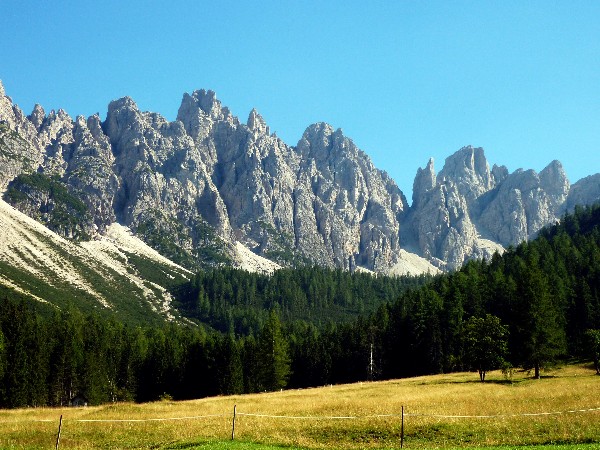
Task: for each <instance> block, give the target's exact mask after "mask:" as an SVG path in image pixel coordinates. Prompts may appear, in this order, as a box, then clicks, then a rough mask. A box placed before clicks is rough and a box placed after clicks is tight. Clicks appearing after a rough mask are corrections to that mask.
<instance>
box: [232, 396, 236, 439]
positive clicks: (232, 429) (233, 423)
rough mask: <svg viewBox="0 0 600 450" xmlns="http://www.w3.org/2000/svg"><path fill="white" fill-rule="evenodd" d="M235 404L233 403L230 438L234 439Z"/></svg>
mask: <svg viewBox="0 0 600 450" xmlns="http://www.w3.org/2000/svg"><path fill="white" fill-rule="evenodd" d="M236 409H237V405H233V422H232V424H231V440H232V441H233V440H234V439H235V413H236Z"/></svg>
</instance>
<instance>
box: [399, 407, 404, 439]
mask: <svg viewBox="0 0 600 450" xmlns="http://www.w3.org/2000/svg"><path fill="white" fill-rule="evenodd" d="M400 448H404V405H403V406H402V425H401V426H400Z"/></svg>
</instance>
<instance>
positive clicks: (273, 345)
mask: <svg viewBox="0 0 600 450" xmlns="http://www.w3.org/2000/svg"><path fill="white" fill-rule="evenodd" d="M258 358H259V361H260V365H259V374H260V375H259V388H260V390H265V391H275V390H279V389H283V388H284V387H286V386H287V383H288V379H289V377H290V362H291V361H290V355H289V349H288V344H287V341H286V339H285V337H284V335H283V331H282V327H281V321H280V319H279V315H278V314H277V312H276V311H275V310H271V313H270V314H269V318H268V319H267V322H266V323H265V325H264V326H263V328H262V330H261V333H260V336H259V338H258Z"/></svg>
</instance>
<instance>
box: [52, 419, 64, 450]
mask: <svg viewBox="0 0 600 450" xmlns="http://www.w3.org/2000/svg"><path fill="white" fill-rule="evenodd" d="M61 428H62V414H61V415H60V420H59V421H58V434H57V435H56V446H55V447H54V448H55V449H56V450H58V445H59V443H60V430H61Z"/></svg>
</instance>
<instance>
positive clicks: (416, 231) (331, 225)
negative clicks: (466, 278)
mask: <svg viewBox="0 0 600 450" xmlns="http://www.w3.org/2000/svg"><path fill="white" fill-rule="evenodd" d="M0 190H3V191H5V193H4V198H5V199H7V200H8V201H10V202H11V203H12V204H13V205H14V206H15V207H17V208H19V209H20V210H22V211H24V212H26V213H27V214H28V215H30V216H32V217H35V218H37V219H38V220H39V221H41V222H43V223H45V224H46V225H47V226H49V227H51V228H52V229H54V230H55V231H58V232H59V233H61V234H63V235H64V236H67V237H69V238H73V239H88V238H93V237H94V236H97V235H98V234H103V233H105V232H106V230H107V228H108V226H109V225H110V224H112V223H114V222H115V221H118V222H120V223H121V224H123V225H126V226H129V227H130V228H131V229H132V230H133V231H134V232H135V233H136V234H137V235H138V236H139V237H140V238H142V239H143V240H144V241H145V242H146V243H148V244H149V245H151V246H152V247H154V248H155V249H157V250H159V251H160V252H161V253H163V254H164V255H165V256H168V257H170V258H172V259H174V260H176V261H178V262H180V263H183V264H185V265H187V266H189V267H198V266H202V265H205V264H222V263H228V264H234V265H235V264H237V262H236V261H238V259H236V258H239V256H240V251H241V250H240V245H241V244H243V246H245V247H246V249H249V250H251V251H252V252H254V253H255V254H256V255H259V256H263V257H266V258H268V259H270V260H272V261H276V262H277V263H279V264H281V265H288V266H289V265H295V264H305V263H316V264H320V265H323V266H328V267H339V268H343V269H348V270H355V269H357V268H359V267H362V268H366V269H369V270H374V271H378V272H386V271H388V270H390V269H391V268H393V267H396V266H398V264H401V262H402V261H401V259H402V252H401V244H402V245H403V246H405V247H406V248H407V249H409V250H411V251H413V252H415V253H417V254H419V255H421V256H423V257H425V258H427V259H428V260H429V261H431V262H432V263H434V264H435V265H436V266H437V267H440V268H445V269H453V268H457V267H459V266H460V265H461V264H463V263H464V262H465V261H466V260H468V259H469V258H479V257H489V256H491V254H492V253H493V252H494V251H496V250H502V246H507V245H511V244H517V243H519V242H520V241H522V240H524V239H529V238H531V237H532V236H534V235H535V233H536V232H537V231H538V230H539V229H540V228H541V227H542V226H544V225H546V224H548V223H552V222H553V221H555V220H557V219H558V218H559V217H560V216H561V215H562V214H563V213H564V212H565V211H566V210H567V209H569V208H573V207H574V205H575V204H588V203H591V202H593V201H596V200H598V199H599V198H600V182H599V181H598V178H597V176H592V177H588V178H586V179H584V180H581V181H580V182H578V183H576V184H575V185H573V186H570V185H569V181H568V179H567V177H566V175H565V173H564V171H563V169H562V166H561V165H560V163H559V162H558V161H554V162H552V163H550V165H549V166H548V167H546V168H545V169H544V170H542V171H541V172H540V173H539V174H537V173H535V172H534V171H531V170H527V171H523V170H518V171H516V172H514V173H509V172H508V170H507V169H506V167H504V166H496V165H494V166H493V167H492V168H491V169H490V166H489V164H488V162H487V160H486V158H485V155H484V151H483V149H481V148H474V147H464V148H462V149H460V150H459V151H458V152H456V153H455V154H453V155H451V156H449V157H448V158H447V159H446V161H445V164H444V166H443V168H442V170H441V171H440V172H439V173H438V174H436V172H435V168H434V162H433V160H429V162H428V164H427V165H426V167H425V168H422V169H421V168H420V169H418V171H417V175H416V177H415V181H414V185H413V202H412V205H411V206H410V207H408V205H407V202H406V198H405V197H404V194H403V193H402V192H401V191H400V189H399V188H398V186H396V184H395V183H394V181H393V180H391V179H390V178H389V177H388V176H387V174H386V173H385V172H382V171H380V170H378V169H377V168H375V167H374V165H373V163H372V162H371V160H370V159H369V157H368V156H367V155H366V154H364V153H363V152H362V151H361V150H360V149H358V148H357V147H356V145H355V144H354V143H353V142H352V140H350V139H349V138H348V137H346V136H344V134H343V132H342V131H341V130H339V129H338V130H336V129H334V128H332V127H331V126H330V125H328V124H326V123H316V124H313V125H311V126H309V127H308V128H307V129H306V131H305V132H304V134H303V136H302V138H301V139H300V140H299V142H298V143H297V145H296V146H290V145H288V144H286V143H285V142H283V141H282V140H281V139H279V138H278V137H277V136H275V135H274V134H271V133H270V129H269V126H268V125H267V123H266V121H265V120H264V118H263V117H262V116H261V115H260V114H259V113H258V111H256V110H254V109H253V110H252V111H251V112H250V114H249V116H248V119H247V120H246V121H245V122H241V121H240V120H239V119H238V118H237V117H235V116H234V115H232V113H231V112H230V111H229V109H228V108H227V107H224V106H223V105H222V104H221V102H220V101H219V100H218V99H217V97H216V94H215V93H214V92H212V91H205V90H199V91H194V92H192V93H191V94H184V95H183V98H182V101H181V105H180V107H179V111H178V114H177V119H176V120H175V121H173V122H169V121H168V120H166V119H165V118H163V117H162V116H160V115H159V114H157V113H151V112H142V111H140V110H139V108H138V106H137V105H136V103H135V102H134V101H133V100H132V99H131V98H128V97H125V98H122V99H119V100H115V101H113V102H111V103H110V104H109V106H108V112H107V115H106V120H105V121H104V122H103V121H102V120H101V119H100V117H99V116H98V115H94V116H91V117H89V118H87V119H86V118H84V117H81V116H80V117H76V118H75V119H72V118H71V117H70V116H69V115H68V114H67V113H66V112H65V111H63V110H58V111H57V112H55V111H50V112H49V113H46V111H44V109H43V108H42V107H41V106H39V105H36V106H35V107H34V109H33V111H32V112H31V114H30V115H29V116H25V115H24V114H23V112H22V111H21V110H20V109H19V108H18V106H16V105H14V104H13V102H12V100H11V99H10V98H9V97H7V96H6V94H5V91H4V87H3V86H2V84H1V83H0ZM240 243H241V244H240ZM242 248H243V247H242ZM244 251H247V250H244Z"/></svg>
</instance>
